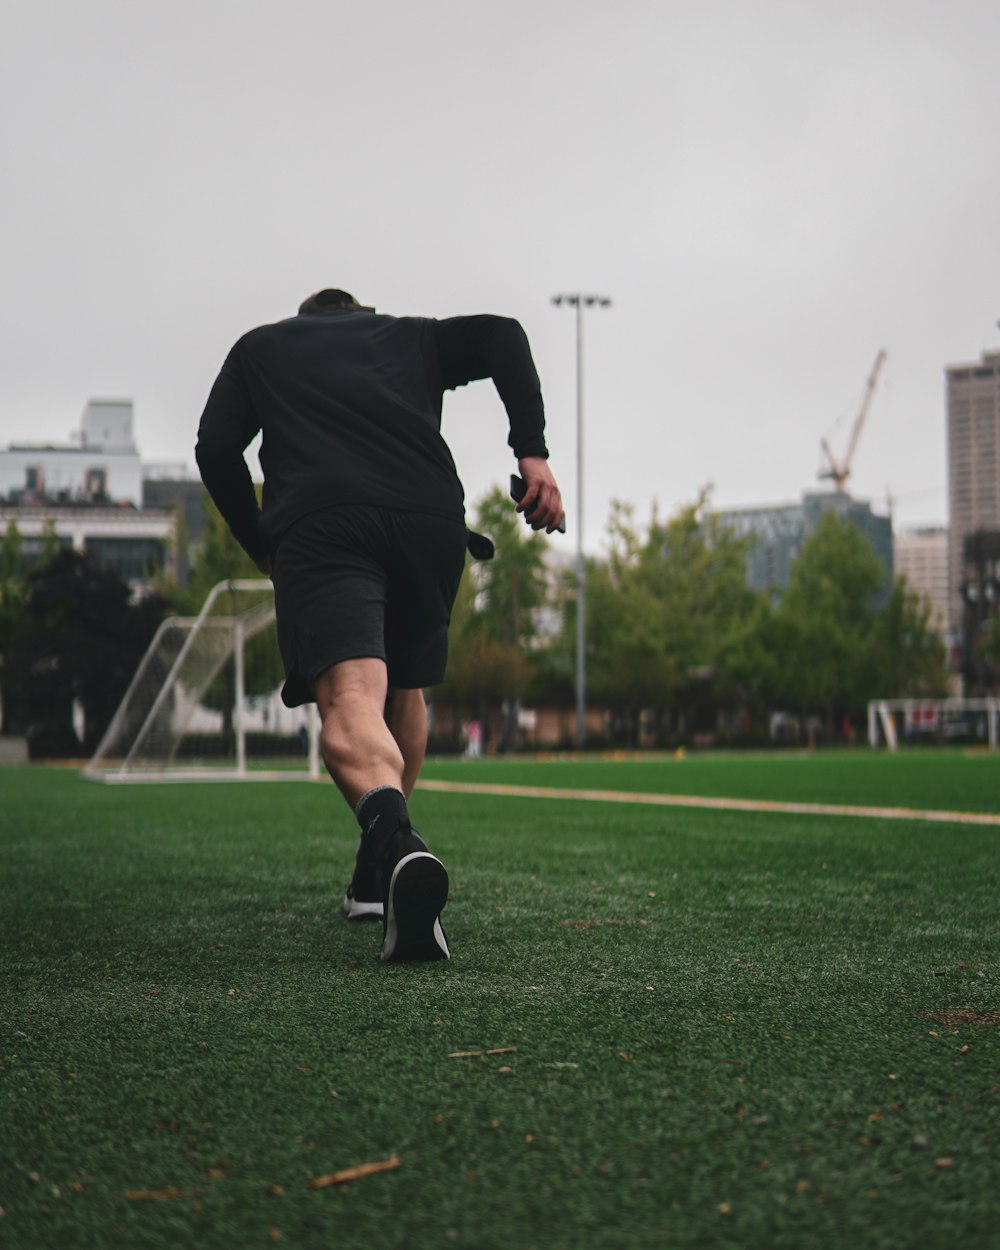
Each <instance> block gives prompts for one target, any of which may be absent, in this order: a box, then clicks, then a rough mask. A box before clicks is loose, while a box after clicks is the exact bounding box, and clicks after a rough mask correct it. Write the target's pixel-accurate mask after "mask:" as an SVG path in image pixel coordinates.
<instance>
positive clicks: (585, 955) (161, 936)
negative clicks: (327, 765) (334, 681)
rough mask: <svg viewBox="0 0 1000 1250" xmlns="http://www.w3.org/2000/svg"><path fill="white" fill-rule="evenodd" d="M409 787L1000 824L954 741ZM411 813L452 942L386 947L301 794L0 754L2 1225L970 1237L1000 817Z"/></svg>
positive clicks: (997, 1168)
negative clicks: (631, 794) (910, 750)
mask: <svg viewBox="0 0 1000 1250" xmlns="http://www.w3.org/2000/svg"><path fill="white" fill-rule="evenodd" d="M427 776H428V777H429V778H436V779H439V780H446V779H452V780H458V781H462V780H487V781H492V782H498V783H501V784H504V783H507V784H520V785H525V784H527V785H542V786H559V787H570V788H602V789H616V790H628V789H631V790H639V791H643V792H653V793H655V792H673V793H678V794H711V795H727V794H728V795H732V796H739V797H760V798H773V799H794V800H798V801H801V800H803V799H806V800H809V799H814V800H817V801H824V802H834V803H865V804H873V803H878V804H902V805H906V806H910V807H913V806H916V807H929V808H949V809H955V810H971V811H987V812H1000V760H998V759H997V758H994V757H988V756H985V755H965V754H962V753H958V752H955V753H932V752H926V753H920V754H916V753H914V754H906V753H903V754H901V755H899V756H897V757H888V756H886V755H878V756H876V755H867V754H863V753H860V752H859V753H853V754H848V753H844V754H831V755H824V754H822V753H821V754H818V755H816V756H808V757H807V756H801V757H798V756H778V755H775V756H770V757H737V756H733V757H728V758H727V757H713V756H705V757H694V756H692V757H689V758H688V759H686V760H671V759H667V760H659V761H649V762H640V761H632V760H624V761H620V762H615V761H609V760H595V761H586V762H583V761H580V762H573V761H564V760H553V761H542V762H518V761H511V762H500V761H492V760H489V761H483V762H481V763H475V764H473V763H468V764H465V763H462V762H460V761H454V762H450V763H447V762H431V764H429V766H428V769H427ZM413 811H414V819H415V821H416V823H417V825H418V827H420V828H421V830H422V831H423V832H424V833H425V835H426V836H427V838H428V840H429V841H430V842H431V845H432V847H433V849H435V850H436V851H437V852H438V853H439V854H440V855H441V856H442V858H443V859H444V860H445V861H446V863H447V864H448V866H449V870H450V872H451V879H452V894H451V899H450V901H449V904H448V908H447V910H446V912H445V922H446V927H447V929H448V935H449V940H450V942H451V945H452V950H453V954H454V958H453V960H452V961H451V962H450V963H448V964H437V965H426V966H411V967H407V966H392V967H382V966H381V965H380V964H379V962H378V948H379V941H380V937H381V929H380V927H378V926H374V925H370V924H369V925H366V924H354V925H349V924H348V923H347V922H346V921H345V920H344V919H343V917H342V915H341V913H340V901H341V898H342V895H343V888H344V885H345V884H346V880H347V876H348V874H349V871H350V868H351V865H352V862H353V854H354V846H355V842H356V836H357V835H356V829H355V827H354V825H353V821H352V818H351V816H350V813H349V812H348V811H347V808H346V807H345V806H343V804H342V803H340V801H339V800H338V799H337V797H336V795H335V793H334V791H333V787H332V785H330V784H320V785H316V784H308V783H292V782H286V783H273V784H265V783H258V784H254V783H245V784H236V783H234V784H214V785H208V784H205V785H187V786H181V785H177V786H166V785H160V786H145V787H143V786H135V787H129V786H124V787H113V786H102V785H99V784H96V783H93V782H87V781H84V780H82V779H81V778H80V777H78V776H77V775H76V774H74V773H71V772H65V771H59V770H50V769H35V768H31V769H8V770H4V771H2V772H0V856H2V859H0V866H2V873H3V885H4V889H3V906H2V910H0V942H2V946H0V949H2V951H3V979H2V990H0V1116H2V1119H0V1123H2V1129H3V1131H2V1145H0V1153H2V1158H3V1164H2V1168H0V1208H2V1211H3V1214H2V1215H0V1246H3V1247H4V1248H5V1250H6V1248H7V1247H10V1248H11V1250H18V1248H21V1247H31V1248H34V1247H45V1248H46V1250H48V1248H50V1247H57V1248H59V1250H64V1248H65V1250H69V1248H70V1247H84V1246H86V1247H91V1246H93V1247H104V1246H107V1247H115V1250H132V1248H135V1250H143V1248H145V1247H161V1246H162V1247H175V1246H176V1247H182V1246H183V1247H188V1246H195V1247H206V1248H212V1250H215V1248H220V1250H228V1248H229V1247H234V1248H236V1247H239V1248H243V1247H254V1246H261V1247H266V1246H270V1245H275V1244H277V1245H288V1246H315V1247H319V1246H334V1247H345V1248H352V1247H359V1248H360V1247H365V1248H366V1250H369V1248H372V1247H379V1248H380V1250H381V1248H383V1247H406V1248H407V1250H424V1248H425V1247H428V1248H430V1247H439V1246H440V1247H451V1246H456V1247H468V1248H470V1250H473V1248H475V1250H510V1248H512V1247H515V1248H518V1250H531V1248H538V1250H553V1248H557V1247H566V1250H578V1248H581V1247H584V1248H589V1247H599V1248H602V1250H603V1248H604V1247H607V1248H609V1250H616V1248H619V1247H621V1248H622V1250H624V1248H626V1247H628V1248H630V1250H633V1248H644V1247H662V1246H667V1247H671V1246H673V1247H677V1246H680V1247H730V1246H732V1247H754V1248H758V1247H759V1248H761V1250H778V1248H784V1247H787V1248H788V1250H792V1248H794V1250H807V1248H811V1247H816V1248H819V1247H823V1248H824V1250H829V1248H830V1247H840V1246H844V1247H852V1250H853V1248H854V1247H885V1248H886V1250H889V1248H890V1247H891V1248H893V1250H898V1248H899V1247H921V1248H929V1250H933V1248H936V1247H952V1246H961V1247H977V1248H978V1247H984V1248H985V1247H994V1246H996V1245H997V1243H998V1233H997V1230H998V1228H1000V1165H998V1157H1000V1023H998V1022H1000V994H998V991H997V978H998V977H1000V960H998V951H1000V910H998V887H1000V868H998V866H1000V856H998V845H1000V828H987V827H983V828H980V827H972V826H960V825H952V824H926V823H921V822H918V821H885V820H877V819H871V818H865V819H861V818H845V817H829V816H821V815H788V814H765V813H757V812H753V813H741V812H730V811H704V810H693V809H684V808H671V809H665V808H656V807H651V806H650V807H647V806H642V805H629V806H624V805H616V804H612V803H587V802H582V801H574V800H558V801H557V800H545V801H540V800H534V801H532V800H528V799H521V798H498V797H483V796H474V795H465V794H440V793H432V792H418V794H417V795H416V796H415V798H414V802H413ZM488 1051H497V1052H498V1053H495V1054H489V1053H481V1054H464V1055H461V1056H459V1057H456V1054H457V1053H458V1052H488ZM396 1160H398V1166H394V1167H393V1168H392V1169H391V1170H386V1171H383V1172H380V1173H376V1174H373V1175H369V1176H365V1177H363V1178H360V1179H357V1180H354V1181H353V1182H350V1183H347V1184H339V1185H332V1186H329V1187H324V1188H312V1187H311V1186H310V1181H311V1180H315V1179H316V1178H321V1177H324V1176H327V1175H329V1174H331V1173H336V1172H338V1171H339V1170H341V1169H345V1168H349V1167H352V1166H355V1165H360V1164H366V1163H378V1162H385V1161H396Z"/></svg>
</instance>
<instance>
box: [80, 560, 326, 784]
mask: <svg viewBox="0 0 1000 1250" xmlns="http://www.w3.org/2000/svg"><path fill="white" fill-rule="evenodd" d="M283 679H284V674H283V671H282V666H281V658H280V655H279V652H278V642H277V635H276V630H275V624H274V590H273V587H272V585H271V583H270V581H269V580H266V579H264V578H261V579H259V580H258V579H247V580H239V581H229V582H220V583H219V584H218V585H217V586H215V587H213V589H212V590H211V592H210V593H209V595H208V598H207V599H206V600H205V603H204V606H203V607H202V609H201V611H200V612H199V613H198V615H197V616H195V617H169V618H168V619H167V620H165V621H164V622H163V623H162V624H161V625H160V627H159V629H158V630H157V632H156V634H155V636H154V638H153V640H152V642H151V643H150V644H149V647H148V649H147V651H146V654H145V655H144V656H143V659H142V662H141V663H140V665H139V667H138V669H137V670H136V673H135V676H134V677H133V679H132V682H131V685H130V686H129V688H128V690H127V691H126V693H125V697H124V698H123V700H122V702H121V705H120V707H119V708H118V710H117V712H116V713H115V715H114V717H113V718H112V721H111V723H110V725H109V726H108V729H107V732H106V733H105V735H104V737H103V739H102V740H101V743H100V745H99V746H98V748H97V751H96V752H95V754H94V757H93V759H92V760H91V761H90V763H89V764H88V765H87V766H86V768H85V769H84V772H85V773H86V775H87V776H89V777H94V778H98V779H100V780H102V781H151V780H155V781H162V780H170V779H173V780H184V781H188V780H206V781H207V780H227V779H232V778H253V779H260V780H275V779H292V780H295V779H301V778H303V777H313V778H315V777H318V776H319V775H320V766H319V717H318V716H317V714H316V707H315V704H312V703H309V704H306V705H305V706H304V707H298V708H286V707H285V706H284V704H283V703H282V702H281V695H280V691H281V685H282V682H283Z"/></svg>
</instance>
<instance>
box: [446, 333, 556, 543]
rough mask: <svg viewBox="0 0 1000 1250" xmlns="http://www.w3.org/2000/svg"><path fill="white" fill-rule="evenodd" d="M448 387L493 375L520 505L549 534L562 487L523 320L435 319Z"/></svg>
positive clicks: (526, 514)
mask: <svg viewBox="0 0 1000 1250" xmlns="http://www.w3.org/2000/svg"><path fill="white" fill-rule="evenodd" d="M433 324H434V329H435V340H436V345H437V353H438V362H439V365H440V369H441V382H442V386H443V388H444V389H445V390H452V389H454V388H455V387H456V386H464V385H465V384H466V383H467V382H472V381H475V380H477V379H479V378H492V379H493V383H494V385H495V386H496V388H497V392H498V394H499V395H500V399H501V400H502V401H503V405H504V408H506V410H507V418H508V420H509V422H510V436H509V437H508V439H507V442H508V444H509V445H510V447H511V449H512V450H513V452H514V455H515V456H516V457H517V461H518V466H519V468H520V471H521V476H522V477H523V478H524V481H525V485H526V486H527V490H526V491H525V494H524V497H523V498H522V499H521V501H520V502H519V503H518V505H517V510H518V511H519V512H523V513H524V515H525V517H526V518H528V517H530V519H529V522H528V523H529V524H530V525H531V527H532V528H533V529H546V530H548V532H549V533H552V531H553V530H554V529H555V528H556V526H557V525H559V524H560V523H561V522H562V521H563V507H562V499H561V496H560V493H559V487H558V485H557V484H556V480H555V478H554V476H553V474H552V471H551V469H550V468H549V466H548V463H547V462H548V456H549V452H548V448H547V447H546V445H545V407H544V404H543V403H542V387H541V383H540V382H539V380H538V371H537V369H536V368H535V362H534V360H533V359H532V356H531V348H530V346H529V344H528V336H527V335H526V334H525V332H524V329H523V327H522V326H521V324H520V322H518V321H515V320H514V319H513V318H511V317H498V316H493V315H489V314H484V315H481V316H474V317H450V318H447V319H446V320H443V321H436V322H434V323H433Z"/></svg>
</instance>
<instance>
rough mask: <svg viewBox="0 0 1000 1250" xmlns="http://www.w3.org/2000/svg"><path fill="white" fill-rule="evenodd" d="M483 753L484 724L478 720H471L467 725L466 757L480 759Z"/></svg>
mask: <svg viewBox="0 0 1000 1250" xmlns="http://www.w3.org/2000/svg"><path fill="white" fill-rule="evenodd" d="M482 754H483V726H482V724H481V723H480V722H479V721H477V720H470V721H469V723H468V725H466V727H465V756H466V759H470V760H478V759H479V758H480V757H481V756H482Z"/></svg>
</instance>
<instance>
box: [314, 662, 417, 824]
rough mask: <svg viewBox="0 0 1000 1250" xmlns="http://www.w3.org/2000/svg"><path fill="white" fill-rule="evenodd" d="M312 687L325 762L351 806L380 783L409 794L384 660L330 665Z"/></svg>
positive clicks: (354, 805)
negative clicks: (389, 711) (389, 720)
mask: <svg viewBox="0 0 1000 1250" xmlns="http://www.w3.org/2000/svg"><path fill="white" fill-rule="evenodd" d="M313 689H314V692H315V695H316V704H317V706H318V708H319V715H320V721H321V723H322V729H321V732H320V752H321V754H322V756H323V763H324V764H325V765H326V769H327V772H329V774H330V776H331V777H332V778H333V780H334V781H335V782H336V783H337V787H338V788H339V790H340V792H341V794H343V796H344V798H345V799H346V800H347V801H348V803H350V805H351V807H352V808H354V807H357V804H358V801H359V800H360V799H361V798H363V797H364V795H366V794H368V793H369V791H371V790H375V789H377V788H378V787H379V786H394V787H395V788H396V789H397V790H399V791H401V792H403V793H406V791H405V790H404V779H403V777H404V769H405V763H404V759H403V753H402V751H401V750H400V747H399V745H398V744H397V741H396V739H395V737H394V736H393V734H392V731H391V730H390V728H389V726H388V725H387V724H386V722H385V716H384V710H385V699H386V693H387V689H388V679H387V677H386V669H385V664H384V662H383V661H382V660H376V659H362V660H345V661H344V662H343V663H341V664H335V665H334V666H333V667H332V668H328V669H327V670H326V672H325V673H323V674H322V675H321V676H320V677H319V678H318V679H317V680H316V682H315V684H314V687H313Z"/></svg>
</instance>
